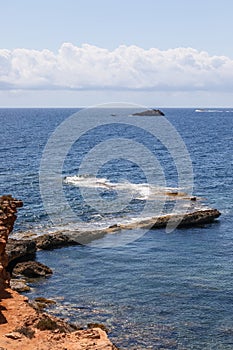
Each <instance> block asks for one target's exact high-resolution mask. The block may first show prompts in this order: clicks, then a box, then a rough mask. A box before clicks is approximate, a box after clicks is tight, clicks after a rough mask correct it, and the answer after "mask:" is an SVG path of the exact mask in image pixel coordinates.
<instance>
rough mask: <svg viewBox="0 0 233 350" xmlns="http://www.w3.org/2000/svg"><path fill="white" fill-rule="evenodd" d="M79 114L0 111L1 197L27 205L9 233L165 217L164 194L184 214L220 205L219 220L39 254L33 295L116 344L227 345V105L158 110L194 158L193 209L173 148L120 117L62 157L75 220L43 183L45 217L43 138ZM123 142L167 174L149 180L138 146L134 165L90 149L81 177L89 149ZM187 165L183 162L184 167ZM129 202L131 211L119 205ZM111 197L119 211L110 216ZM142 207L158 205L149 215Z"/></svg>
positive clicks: (232, 125) (231, 279)
mask: <svg viewBox="0 0 233 350" xmlns="http://www.w3.org/2000/svg"><path fill="white" fill-rule="evenodd" d="M77 111H78V110H77V109H0V120H1V125H2V133H1V142H0V160H1V161H0V168H1V169H0V179H1V181H0V187H1V191H0V193H2V194H4V193H11V194H12V195H13V196H15V197H17V198H20V199H22V200H23V201H24V207H23V208H22V209H20V211H19V214H18V221H17V223H16V226H15V233H14V235H15V236H16V237H18V236H20V235H21V234H22V232H26V233H30V234H43V233H46V232H57V231H68V232H71V233H72V232H75V231H76V230H77V229H79V228H80V227H81V228H82V229H83V230H85V229H86V228H87V229H88V230H90V229H92V230H94V229H95V228H101V227H107V226H109V225H112V224H115V223H118V222H125V221H127V220H128V221H130V220H135V217H138V216H139V217H140V213H143V215H145V214H146V215H152V214H153V209H154V210H157V209H159V210H161V205H160V204H161V203H163V207H162V212H163V213H166V212H170V211H172V210H173V208H174V205H175V204H174V200H173V197H172V196H167V195H166V194H167V193H168V192H169V193H170V192H174V191H175V192H176V191H177V192H181V193H182V195H181V196H180V198H179V210H181V211H182V210H192V208H193V205H194V206H195V208H196V207H199V206H200V207H201V206H210V207H215V208H218V209H219V210H220V211H221V213H222V216H221V217H220V219H219V220H218V221H217V222H216V223H213V224H211V225H205V226H203V227H196V228H185V229H175V230H174V231H173V232H171V233H167V232H166V230H165V229H161V230H148V231H147V232H143V234H139V235H136V236H135V238H134V239H132V240H129V241H127V240H126V241H124V237H125V236H126V234H129V235H132V234H134V232H130V233H129V232H123V231H121V232H117V233H115V234H112V235H109V236H108V238H106V237H103V238H101V239H99V240H98V243H97V244H95V243H94V244H92V243H90V244H88V245H80V246H75V247H69V248H62V249H58V250H54V251H41V252H38V253H37V259H38V260H39V261H41V262H42V263H45V264H47V265H49V266H50V267H51V268H52V269H53V270H54V274H53V276H52V277H50V278H48V279H43V280H39V281H32V282H31V286H32V292H30V293H28V296H29V297H31V298H33V297H35V296H38V295H43V296H45V297H47V298H53V299H55V300H56V301H57V304H56V306H55V307H54V308H53V309H51V312H53V313H54V314H56V315H59V316H62V317H64V318H66V319H67V320H69V321H72V322H76V323H77V324H80V325H85V324H87V323H92V322H98V323H104V324H105V325H106V326H107V328H108V329H109V336H110V338H111V339H112V340H113V341H114V342H115V343H116V344H117V345H118V346H119V347H120V348H121V349H131V350H132V349H137V350H142V349H143V350H144V349H179V350H181V349H182V350H183V349H195V350H196V349H197V350H199V349H200V350H201V349H206V350H207V349H211V350H212V349H216V350H217V349H220V350H221V349H224V350H228V349H232V348H233V321H232V314H233V296H232V290H233V272H232V260H233V254H232V253H233V243H232V214H233V204H232V193H233V191H232V187H233V181H232V180H233V171H232V170H233V157H232V149H233V136H232V130H233V110H231V109H221V108H218V109H208V110H204V111H201V112H197V111H195V110H194V109H164V111H165V114H166V118H167V120H168V121H169V122H170V123H171V125H173V126H174V127H175V128H176V130H177V131H178V133H179V135H180V137H181V138H182V140H183V141H184V143H185V145H186V147H187V150H188V152H189V154H190V159H191V161H192V167H193V176H194V180H193V186H194V188H193V194H194V195H195V196H197V198H198V200H197V201H196V202H195V203H192V205H191V204H190V196H191V195H192V193H190V192H189V189H188V188H180V186H179V185H180V184H179V181H178V180H179V171H178V170H179V169H177V166H176V165H177V164H176V162H174V159H173V157H172V156H171V154H169V149H167V148H166V147H164V145H163V144H162V143H161V142H160V141H159V140H156V139H155V137H154V136H153V135H152V134H148V132H145V130H146V125H145V130H141V129H138V128H135V127H132V125H131V126H130V125H128V127H127V128H126V127H125V125H123V124H122V122H121V123H118V119H117V116H116V122H115V123H113V122H112V123H111V125H105V126H102V125H101V124H100V125H96V126H95V127H93V128H92V129H90V128H89V129H88V128H86V129H85V128H84V129H85V133H83V134H81V135H80V138H79V140H78V141H76V142H74V143H73V144H72V147H70V149H69V151H68V152H67V154H66V155H65V158H64V162H63V163H62V173H61V174H60V178H61V186H62V190H63V193H64V198H66V200H67V203H68V204H69V206H70V207H71V208H72V210H73V213H75V215H76V216H77V217H78V218H79V220H78V222H75V223H74V222H73V217H72V216H71V215H70V209H69V208H68V207H67V205H65V206H63V207H61V206H60V203H56V202H55V203H54V199H56V198H57V197H56V196H57V193H55V191H54V192H53V191H51V186H50V183H49V178H48V192H46V194H48V198H46V199H47V201H48V200H50V202H51V203H52V204H53V205H52V207H51V211H54V212H53V214H54V217H55V219H54V220H53V216H52V218H51V215H50V216H49V215H48V214H47V212H46V211H45V208H44V203H43V200H42V199H43V198H42V197H43V196H41V189H40V186H39V180H40V176H41V172H40V170H41V168H40V165H41V159H42V158H43V155H44V150H45V146H46V144H47V142H48V140H49V138H51V136H52V135H53V133H54V131H55V130H56V129H57V128H58V127H59V125H61V123H62V122H64V121H66V120H67V118H68V117H69V116H70V115H72V114H73V113H75V112H77ZM87 113H88V112H87ZM96 113H97V115H96V116H95V117H96V118H97V119H98V111H97V112H96ZM105 113H107V114H109V115H113V116H112V117H111V120H113V119H114V116H115V114H120V115H121V117H122V116H123V117H124V116H125V115H126V114H127V113H128V111H125V110H110V111H105ZM86 120H87V119H86ZM121 121H122V119H121ZM83 123H84V125H85V119H84V120H83ZM86 123H87V121H86ZM71 136H72V132H71ZM71 136H70V137H71ZM71 138H72V137H71ZM120 138H124V139H126V138H130V140H133V141H134V142H135V143H134V144H133V146H134V145H136V143H137V144H138V143H140V144H141V145H143V146H144V148H146V149H148V150H149V151H150V152H152V154H154V155H156V159H157V160H158V162H159V164H160V165H161V168H162V170H163V171H162V172H161V171H160V172H159V171H158V174H157V175H156V177H155V178H156V181H155V182H153V183H150V182H149V183H148V176H147V171H150V170H151V169H152V168H151V167H150V166H148V157H149V156H148V155H147V153H142V154H140V150H141V149H140V150H139V151H138V150H136V149H135V154H137V153H139V154H138V156H139V158H140V159H141V163H140V166H138V165H137V164H135V163H134V162H133V161H132V159H134V158H130V156H129V157H128V159H123V158H124V157H122V155H121V153H120V152H119V157H118V158H117V159H116V160H115V161H113V160H109V161H108V159H110V158H108V156H107V151H106V153H105V150H104V152H103V150H101V149H100V151H99V153H98V155H103V157H102V158H103V159H102V163H98V162H97V160H98V157H96V155H95V153H94V154H93V164H94V163H95V162H97V165H99V169H98V173H97V176H94V173H90V172H89V171H88V172H86V171H85V170H87V169H86V168H85V167H84V169H83V171H82V172H81V175H79V176H77V174H78V170H79V168H80V165H81V164H82V162H83V160H84V159H85V156H86V155H89V154H90V153H91V150H92V149H93V148H94V147H95V146H96V145H98V144H99V143H100V142H103V141H105V142H110V141H109V140H111V139H115V140H117V141H119V139H120ZM101 152H102V153H101ZM142 152H144V151H143V150H142ZM145 152H146V151H145ZM130 154H131V155H132V152H131V153H130ZM133 154H134V152H133ZM132 157H133V156H132ZM100 158H101V156H100ZM105 159H106V164H105V163H104V160H105ZM143 160H146V161H145V162H143ZM51 163H53V162H51ZM89 163H91V164H92V162H91V161H89ZM54 164H55V166H56V165H57V158H54ZM95 165H96V164H95ZM51 166H52V165H51ZM185 166H186V163H185V162H184V166H183V168H184V169H185ZM187 168H188V163H187ZM93 169H94V168H93ZM158 169H159V167H158ZM49 170H50V164H49V165H48V172H49ZM88 170H89V168H88ZM48 174H49V173H48ZM48 174H47V175H48ZM162 175H163V176H162ZM164 177H165V180H166V181H165V183H164ZM93 189H94V191H93ZM93 193H94V195H93ZM85 196H86V197H85ZM125 198H126V199H127V201H128V202H127V203H128V204H127V205H122V206H121V204H122V203H123V204H124V203H125ZM199 198H200V199H199ZM85 199H88V200H89V202H87V201H86V200H85ZM98 199H99V201H100V200H101V203H102V201H104V203H105V202H106V203H107V206H106V208H105V207H104V212H103V211H101V212H100V211H99V210H98V208H99V207H98V205H99V202H98ZM116 199H119V201H118V202H117V203H118V207H117V210H115V209H114V210H113V203H114V201H115V200H116ZM175 199H176V198H175ZM146 202H149V203H152V204H153V205H150V206H149V208H147V211H146V212H144V211H143V210H144V208H145V203H146ZM154 203H156V205H154ZM108 208H109V210H107V209H108ZM119 208H120V209H119ZM57 218H60V221H58V220H57ZM132 231H134V230H132ZM105 243H107V244H105ZM118 243H120V244H118ZM106 247H108V248H106Z"/></svg>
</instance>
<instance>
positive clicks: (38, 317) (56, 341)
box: [0, 196, 117, 350]
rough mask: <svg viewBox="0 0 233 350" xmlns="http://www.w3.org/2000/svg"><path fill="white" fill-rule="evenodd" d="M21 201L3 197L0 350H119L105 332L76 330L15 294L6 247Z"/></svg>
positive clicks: (0, 201) (0, 203)
mask: <svg viewBox="0 0 233 350" xmlns="http://www.w3.org/2000/svg"><path fill="white" fill-rule="evenodd" d="M22 206H23V203H22V201H19V200H16V199H15V198H13V197H12V196H2V197H0V349H1V350H16V349H21V350H30V349H31V350H51V349H53V350H64V349H66V350H117V348H116V347H115V346H114V345H113V344H112V343H111V341H110V340H109V339H108V337H107V334H106V332H105V331H104V330H102V329H100V328H98V327H94V328H90V329H77V328H76V327H75V326H71V325H69V324H68V323H66V322H65V321H63V320H61V319H59V318H56V317H53V316H50V315H48V314H47V313H42V312H39V311H38V310H36V309H35V308H33V307H32V306H31V305H30V304H29V301H28V298H27V297H25V296H22V295H20V294H19V293H17V292H16V291H13V290H12V289H11V288H10V287H9V286H10V274H9V272H8V271H7V266H8V260H9V259H8V255H7V253H6V244H7V241H8V236H9V234H10V233H11V232H12V230H13V226H14V222H15V220H16V218H17V216H16V212H17V208H20V207H22Z"/></svg>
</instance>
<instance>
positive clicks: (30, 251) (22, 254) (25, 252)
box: [6, 238, 36, 263]
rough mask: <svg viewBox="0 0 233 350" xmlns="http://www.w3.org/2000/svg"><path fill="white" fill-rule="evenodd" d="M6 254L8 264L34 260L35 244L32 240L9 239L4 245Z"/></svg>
mask: <svg viewBox="0 0 233 350" xmlns="http://www.w3.org/2000/svg"><path fill="white" fill-rule="evenodd" d="M6 253H7V255H8V261H9V263H11V262H13V261H15V260H16V261H26V260H30V259H32V258H34V256H35V253H36V243H35V241H34V240H24V239H19V240H17V239H13V238H9V239H8V243H7V245H6Z"/></svg>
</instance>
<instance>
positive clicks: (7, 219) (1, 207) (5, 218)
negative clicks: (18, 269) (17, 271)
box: [0, 196, 23, 290]
mask: <svg viewBox="0 0 233 350" xmlns="http://www.w3.org/2000/svg"><path fill="white" fill-rule="evenodd" d="M22 206H23V202H22V201H19V200H16V199H15V198H12V196H2V197H0V290H3V289H4V288H5V287H6V286H9V282H10V274H9V272H8V271H7V266H8V255H7V253H6V244H7V241H8V236H9V234H10V233H11V232H12V230H13V227H14V222H15V220H16V218H17V216H16V212H17V208H20V207H22Z"/></svg>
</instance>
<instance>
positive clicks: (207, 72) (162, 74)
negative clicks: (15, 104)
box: [0, 43, 233, 91]
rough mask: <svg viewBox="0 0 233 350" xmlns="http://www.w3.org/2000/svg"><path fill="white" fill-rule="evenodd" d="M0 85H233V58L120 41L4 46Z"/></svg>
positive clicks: (91, 87) (138, 87) (83, 87)
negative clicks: (107, 45)
mask: <svg viewBox="0 0 233 350" xmlns="http://www.w3.org/2000/svg"><path fill="white" fill-rule="evenodd" d="M0 89H2V90H10V89H14V90H15V89H29V90H30V89H40V90H44V89H54V90H55V89H63V90H68V89H80V90H98V89H112V90H122V89H126V90H127V89H129V90H160V91H166V90H170V91H187V90H215V91H218V90H219V91H224V90H226V91H227V90H229V89H233V60H231V59H230V58H228V57H225V56H210V55H209V54H208V53H207V52H204V51H202V52H199V51H197V50H195V49H192V48H175V49H169V50H167V51H161V50H158V49H156V48H151V49H149V50H144V49H142V48H140V47H137V46H123V45H122V46H119V47H118V48H116V49H115V50H114V51H109V50H107V49H102V48H99V47H96V46H91V45H88V44H84V45H82V46H81V47H77V46H74V45H72V44H71V43H64V44H63V45H62V46H61V47H60V49H59V51H58V53H54V52H52V51H49V50H42V51H36V50H28V49H15V50H12V51H10V50H5V49H2V50H0Z"/></svg>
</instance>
